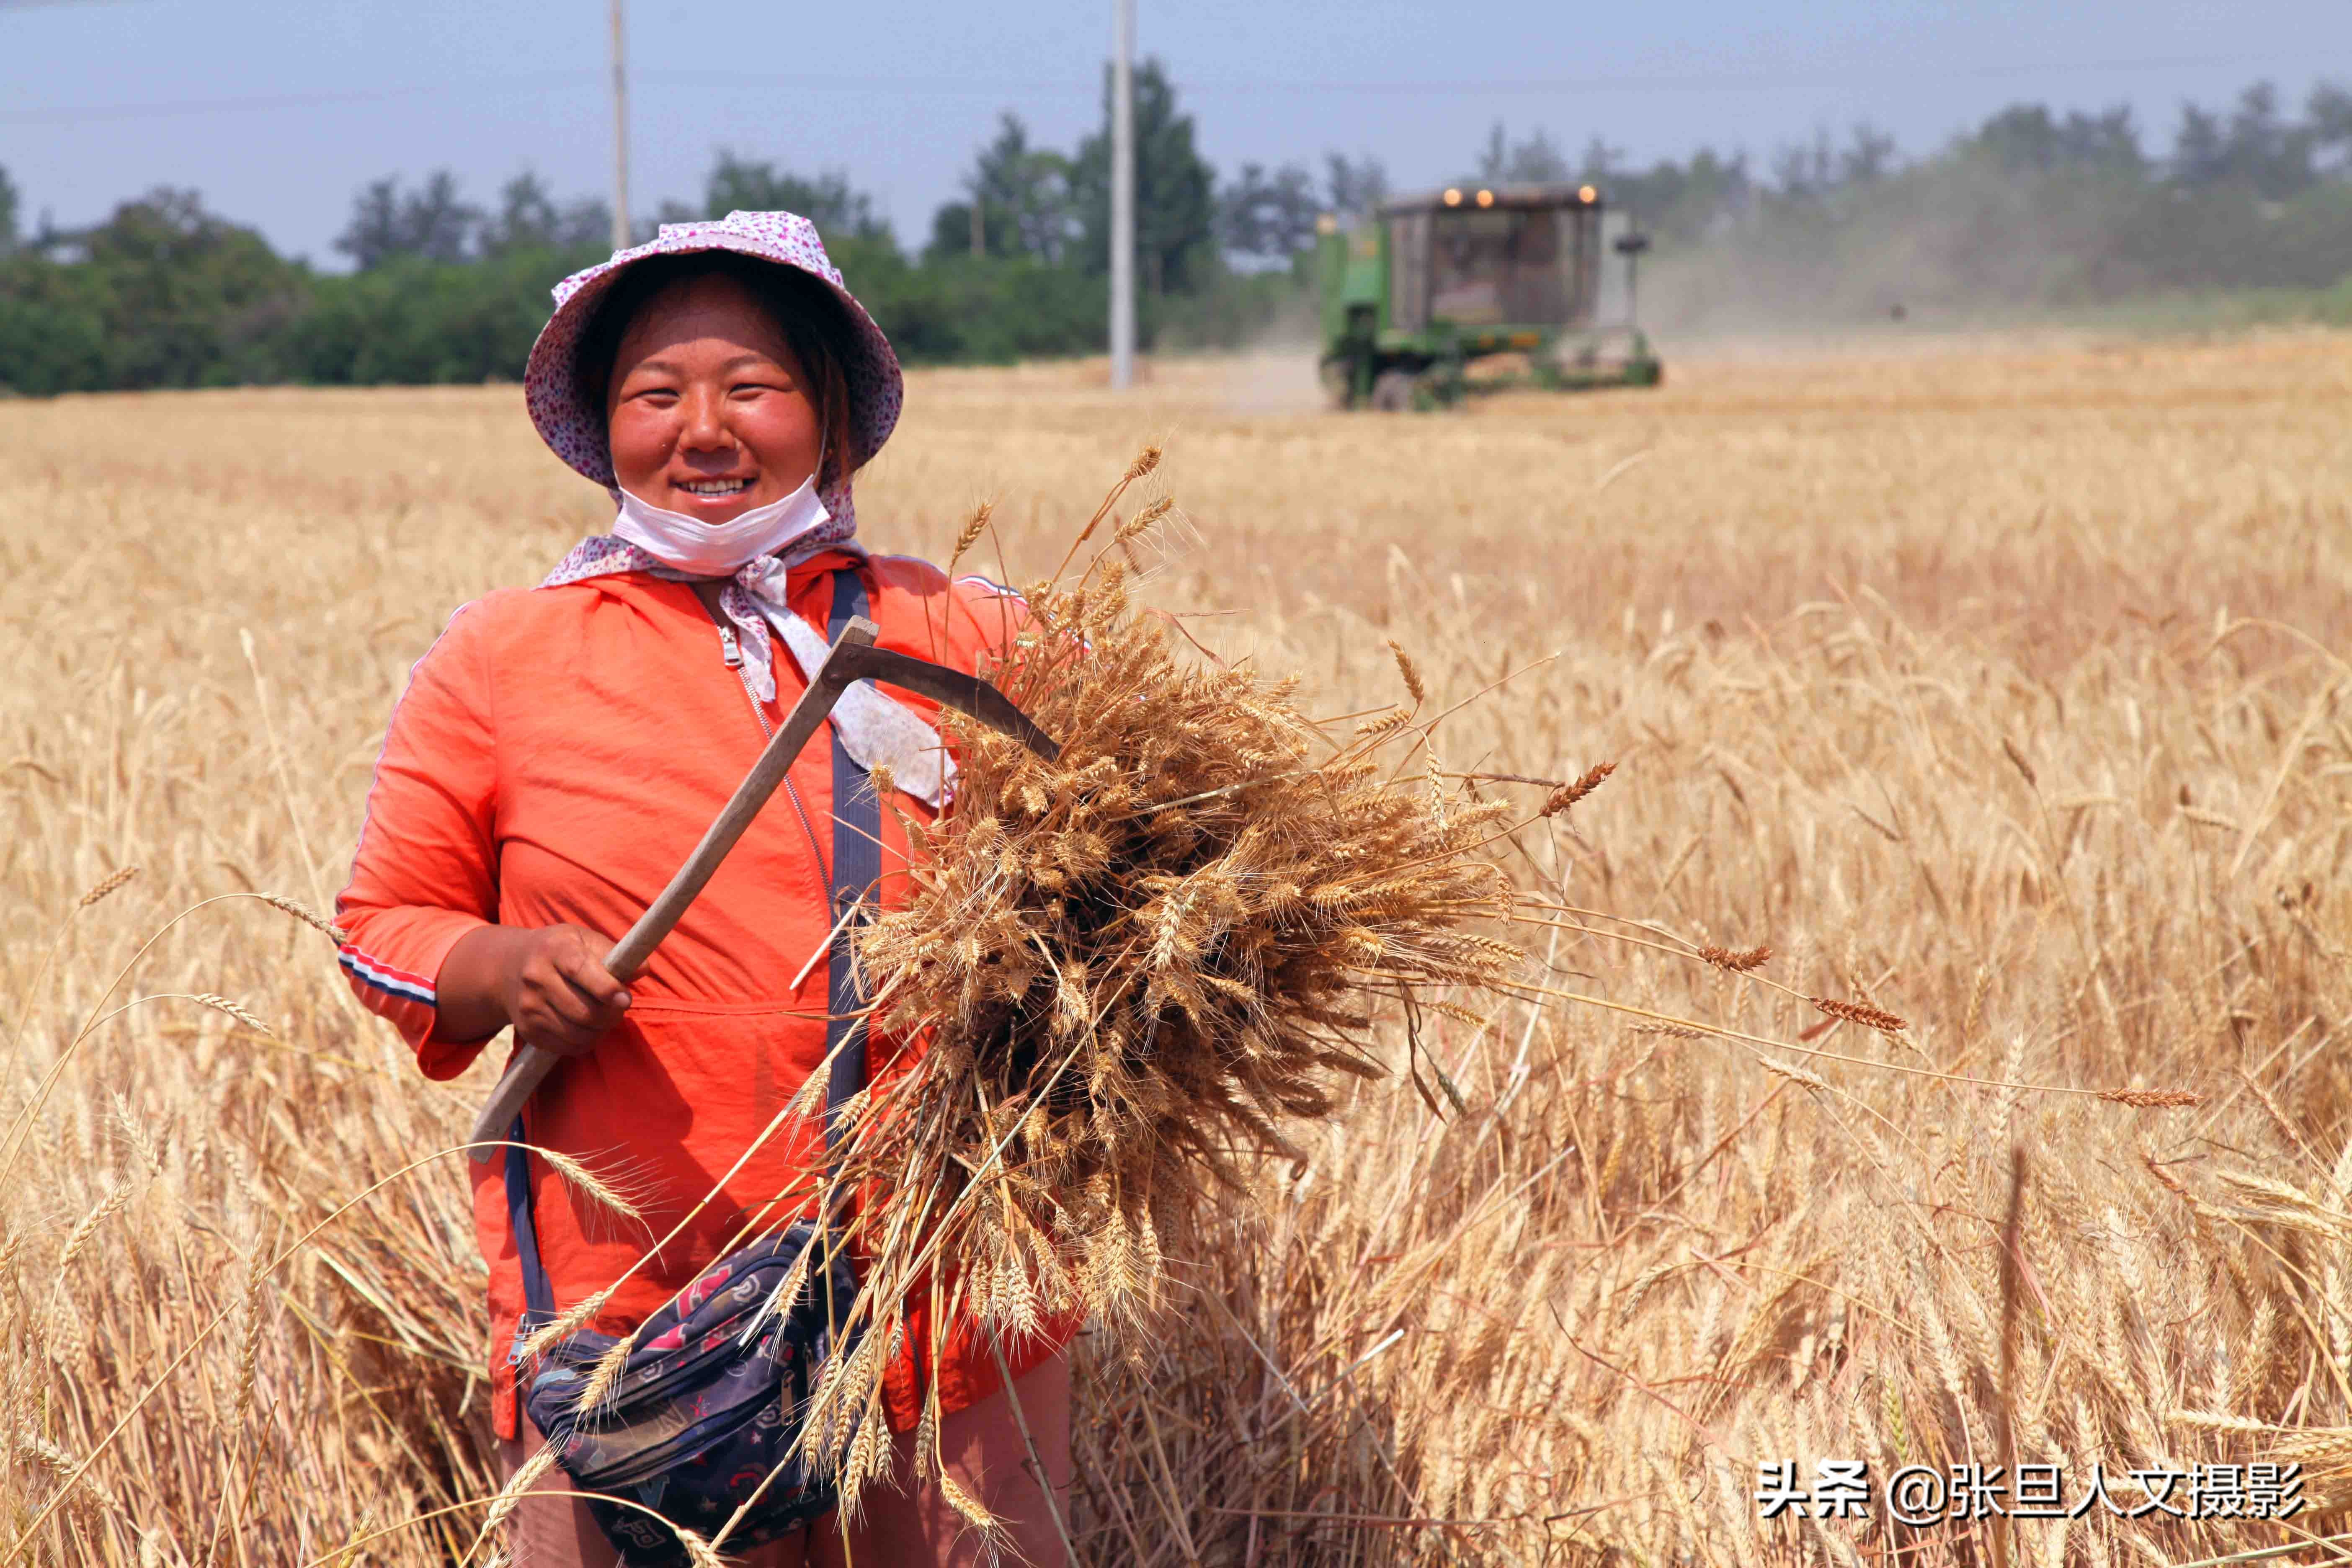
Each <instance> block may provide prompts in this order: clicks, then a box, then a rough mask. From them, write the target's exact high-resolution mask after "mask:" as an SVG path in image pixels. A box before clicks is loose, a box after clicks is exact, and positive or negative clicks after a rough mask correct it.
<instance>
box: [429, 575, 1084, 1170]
mask: <svg viewBox="0 0 2352 1568" xmlns="http://www.w3.org/2000/svg"><path fill="white" fill-rule="evenodd" d="M876 636H877V632H876V630H875V626H874V623H873V622H872V621H869V620H867V619H866V617H865V616H851V617H850V620H849V624H848V625H847V626H844V627H843V628H842V631H841V636H840V637H839V638H838V639H837V640H836V641H835V643H834V644H833V646H832V647H830V648H828V649H826V651H825V656H824V662H823V663H821V664H819V665H818V666H817V668H816V671H815V673H814V674H813V675H811V676H810V677H809V683H808V689H807V690H805V691H803V692H802V693H801V697H800V700H799V701H797V702H795V703H793V710H792V711H791V712H790V713H788V714H786V715H785V716H784V721H783V723H782V725H781V726H780V727H779V728H778V729H777V731H776V733H775V738H774V739H772V740H771V741H770V742H768V745H767V749H766V750H765V751H763V752H761V753H760V760H759V761H758V762H756V763H752V764H751V772H750V773H746V774H745V775H744V777H743V782H742V783H741V784H738V785H736V786H735V794H734V795H733V796H732V797H731V798H730V799H729V801H728V802H727V805H726V808H725V809H724V810H722V811H720V812H719V816H718V818H717V820H715V821H714V822H712V823H711V825H710V826H709V830H708V831H706V832H705V833H704V834H703V836H702V842H701V843H699V844H697V845H696V846H695V847H694V853H693V854H691V855H689V856H688V857H687V858H686V864H685V865H683V866H680V867H679V868H677V875H676V876H674V877H672V878H671V879H669V886H667V888H664V889H662V891H661V897H659V898H657V899H656V900H654V901H653V903H652V905H651V907H649V908H648V909H647V910H646V912H645V913H644V914H642V915H640V916H638V917H637V923H636V924H635V925H633V926H631V927H630V928H629V931H628V934H627V935H626V936H624V937H623V938H622V939H621V940H620V941H618V942H614V944H613V949H612V951H611V952H607V953H606V954H605V955H604V969H605V972H606V973H609V974H611V975H612V976H613V978H614V979H615V980H617V981H620V982H621V983H622V984H628V983H629V982H630V981H632V980H634V979H635V978H636V977H637V975H638V974H639V973H642V972H643V970H644V969H645V966H646V960H647V959H649V958H651V957H652V956H653V952H654V949H655V948H656V947H659V946H660V945H661V942H662V939H663V938H664V937H666V936H667V935H669V933H670V931H672V930H673V929H675V928H676V926H677V922H678V920H679V918H680V917H682V916H683V915H684V914H685V913H686V910H687V906H688V904H691V903H693V902H694V900H695V898H696V896H697V895H698V894H699V893H700V892H701V891H702V889H703V888H704V886H705V885H706V884H708V883H709V880H710V879H711V877H712V875H713V874H714V873H716V872H717V871H718V869H719V862H720V861H722V860H724V859H726V858H727V854H728V851H730V850H731V849H733V848H734V847H735V842H736V840H737V839H740V838H741V837H743V834H744V830H745V829H747V828H749V827H750V826H751V819H752V818H753V817H755V816H758V815H759V814H760V808H761V806H763V805H766V804H767V803H768V797H769V796H770V795H773V794H775V793H776V788H777V786H778V785H780V784H782V783H783V782H784V776H785V775H786V774H787V773H791V772H792V767H793V763H794V762H795V761H796V760H798V758H799V756H800V754H801V749H802V748H803V746H806V745H807V744H808V742H809V739H810V737H812V736H813V735H814V734H815V733H816V731H817V726H819V725H820V724H823V723H824V720H825V715H827V714H828V713H831V712H832V711H833V705H834V704H835V703H836V702H838V701H840V700H841V694H842V693H843V692H845V691H846V690H848V689H849V687H850V684H851V683H852V682H853V681H858V680H887V681H888V682H889V683H890V684H891V685H893V686H898V687H903V688H905V689H907V690H908V691H916V692H920V693H921V694H922V695H923V696H925V697H928V698H929V699H931V700H933V701H934V702H937V703H939V704H940V706H941V707H943V708H952V709H954V710H957V711H958V712H960V713H968V714H970V715H971V717H972V718H974V719H977V720H979V721H981V722H982V723H983V724H985V725H987V726H988V727H989V728H991V729H992V730H1001V731H1003V732H1004V733H1005V734H1008V735H1010V736H1012V737H1013V739H1015V740H1017V741H1019V742H1021V743H1022V744H1023V745H1024V746H1026V747H1028V748H1029V749H1030V750H1031V751H1033V752H1036V753H1037V754H1038V755H1039V756H1041V757H1044V758H1045V760H1046V761H1047V762H1052V761H1053V760H1054V759H1055V758H1056V757H1058V756H1060V755H1061V752H1062V748H1061V746H1060V744H1059V743H1058V742H1055V740H1054V738H1053V737H1052V736H1051V735H1048V734H1046V733H1045V731H1043V730H1040V729H1039V728H1037V726H1036V725H1035V724H1034V723H1032V722H1030V720H1029V716H1028V715H1027V714H1025V713H1024V712H1022V711H1021V710H1020V709H1018V708H1016V707H1014V706H1013V700H1012V699H1011V698H1009V697H1007V696H1005V695H1004V693H1003V692H1002V691H999V690H998V689H996V688H995V687H993V686H992V685H990V684H989V683H988V682H987V681H985V680H982V679H981V678H980V677H979V676H977V675H967V674H965V673H964V672H963V671H961V670H958V669H950V668H948V667H947V666H946V665H943V664H933V663H931V662H930V661H929V660H928V659H920V658H911V657H910V656H908V655H907V654H903V653H893V652H891V651H890V650H888V649H887V648H879V647H875V646H874V639H875V637H876ZM560 1060H562V1058H560V1057H558V1056H556V1055H555V1054H554V1053H552V1052H551V1051H544V1050H541V1048H540V1047H537V1046H525V1047H522V1048H521V1049H520V1050H519V1051H517V1052H516V1053H515V1056H514V1059H513V1060H512V1061H511V1062H509V1063H508V1064H507V1070H506V1073H505V1075H504V1076H503V1077H501V1078H500V1079H499V1085H498V1088H497V1089H493V1090H491V1092H490V1098H489V1100H488V1103H487V1104H485V1105H484V1106H483V1107H482V1113H481V1114H480V1115H479V1116H478V1117H476V1118H475V1119H474V1131H473V1135H472V1138H471V1140H470V1142H472V1143H473V1144H474V1149H473V1160H474V1163H476V1164H478V1165H479V1164H487V1163H488V1162H489V1160H490V1159H491V1157H492V1156H493V1155H495V1154H496V1153H497V1152H498V1144H499V1140H502V1139H503V1138H504V1137H505V1136H506V1131H507V1129H508V1128H509V1126H511V1125H512V1124H513V1122H514V1119H515V1117H516V1116H517V1115H519V1114H520V1112H521V1110H522V1107H523V1102H524V1101H525V1100H529V1099H530V1096H531V1092H532V1091H533V1090H534V1089H538V1088H539V1086H540V1084H541V1082H543V1081H544V1080H545V1079H546V1078H547V1075H548V1074H549V1073H551V1072H552V1071H553V1070H554V1069H555V1064H556V1063H557V1062H558V1061H560Z"/></svg>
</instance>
